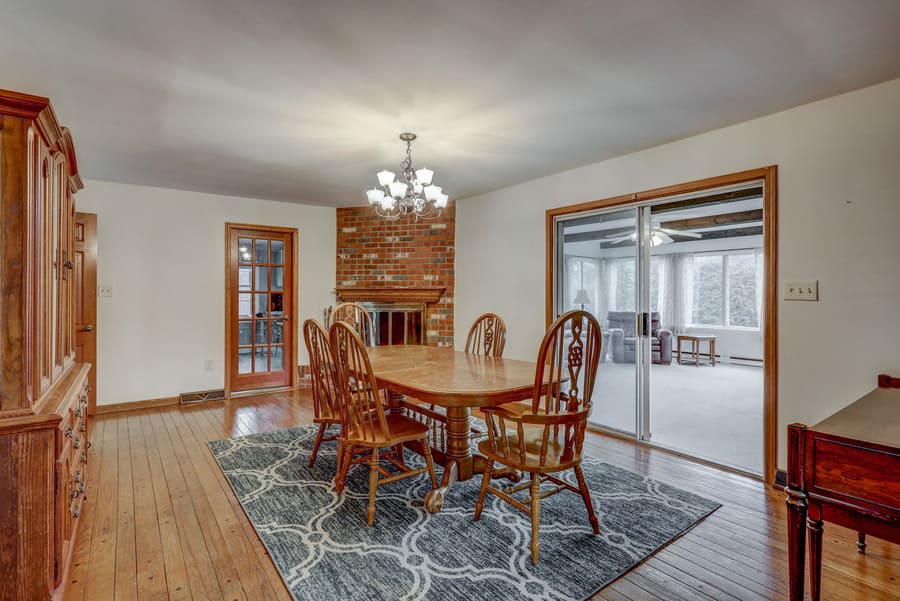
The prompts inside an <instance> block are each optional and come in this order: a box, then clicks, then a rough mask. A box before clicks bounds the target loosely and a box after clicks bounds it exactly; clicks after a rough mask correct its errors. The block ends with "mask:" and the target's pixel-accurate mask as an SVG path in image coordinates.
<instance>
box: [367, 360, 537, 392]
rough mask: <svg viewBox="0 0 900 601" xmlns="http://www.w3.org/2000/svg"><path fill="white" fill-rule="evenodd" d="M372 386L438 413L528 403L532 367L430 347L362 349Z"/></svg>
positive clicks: (510, 361)
mask: <svg viewBox="0 0 900 601" xmlns="http://www.w3.org/2000/svg"><path fill="white" fill-rule="evenodd" d="M367 350H368V352H369V361H370V362H371V364H372V370H373V371H374V372H375V379H376V380H377V381H378V384H379V385H381V386H384V387H385V388H389V389H391V390H395V391H397V392H402V393H403V394H407V395H409V396H413V397H416V398H417V399H419V400H422V401H425V402H427V403H435V404H437V405H442V406H444V407H489V406H494V405H500V404H502V403H508V402H511V401H521V400H525V399H530V398H532V395H533V390H534V372H535V364H534V363H532V362H530V361H517V360H515V359H502V358H500V357H483V356H480V355H471V354H467V353H461V352H456V351H452V350H450V349H445V348H436V347H432V346H414V345H408V346H402V345H398V346H376V347H373V348H370V349H367Z"/></svg>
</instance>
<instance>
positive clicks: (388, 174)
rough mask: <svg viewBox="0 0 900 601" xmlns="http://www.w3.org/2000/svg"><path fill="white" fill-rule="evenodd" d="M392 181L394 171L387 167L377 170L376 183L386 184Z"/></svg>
mask: <svg viewBox="0 0 900 601" xmlns="http://www.w3.org/2000/svg"><path fill="white" fill-rule="evenodd" d="M393 181H394V172H393V171H388V170H387V169H385V170H384V171H379V172H378V185H380V186H387V185H389V184H390V183H391V182H393Z"/></svg>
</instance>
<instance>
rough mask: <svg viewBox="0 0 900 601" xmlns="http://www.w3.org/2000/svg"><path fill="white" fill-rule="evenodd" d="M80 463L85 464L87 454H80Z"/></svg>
mask: <svg viewBox="0 0 900 601" xmlns="http://www.w3.org/2000/svg"><path fill="white" fill-rule="evenodd" d="M81 463H87V453H84V452H82V453H81Z"/></svg>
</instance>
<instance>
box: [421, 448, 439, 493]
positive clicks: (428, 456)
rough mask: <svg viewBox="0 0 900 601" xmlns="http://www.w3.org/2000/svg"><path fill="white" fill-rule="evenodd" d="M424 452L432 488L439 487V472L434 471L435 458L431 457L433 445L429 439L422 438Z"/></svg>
mask: <svg viewBox="0 0 900 601" xmlns="http://www.w3.org/2000/svg"><path fill="white" fill-rule="evenodd" d="M422 454H423V455H424V456H425V466H426V467H427V468H428V475H429V476H431V488H437V487H438V479H437V474H435V473H434V460H433V459H432V458H431V445H429V444H428V439H427V438H423V439H422Z"/></svg>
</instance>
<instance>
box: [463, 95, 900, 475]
mask: <svg viewBox="0 0 900 601" xmlns="http://www.w3.org/2000/svg"><path fill="white" fill-rule="evenodd" d="M771 164H776V165H778V179H779V182H778V201H779V228H780V231H779V240H778V244H779V251H778V252H779V256H778V262H779V280H780V282H779V286H781V283H782V282H784V281H785V280H786V279H818V280H820V301H819V302H818V303H810V302H784V301H779V304H778V312H779V345H778V356H779V378H778V395H779V398H778V403H779V416H778V432H779V443H778V446H779V453H778V465H779V466H781V467H784V466H785V464H786V452H785V445H784V439H785V433H786V428H787V424H789V423H791V422H795V421H799V422H805V423H808V424H812V423H815V422H817V421H819V420H820V419H822V418H824V417H825V416H827V415H829V414H831V413H833V412H834V411H836V410H837V409H839V408H840V407H842V406H844V405H846V404H847V403H849V402H851V401H853V400H855V399H856V398H858V397H860V396H861V395H863V394H864V393H866V392H867V391H869V390H870V389H872V388H873V387H874V386H875V376H876V374H878V373H879V372H894V373H898V372H900V319H898V315H900V270H898V269H897V262H898V259H900V235H898V230H900V79H898V80H894V81H890V82H887V83H884V84H880V85H878V86H873V87H870V88H865V89H862V90H857V91H854V92H850V93H848V94H843V95H841V96H836V97H833V98H829V99H826V100H822V101H819V102H815V103H812V104H808V105H805V106H801V107H797V108H794V109H791V110H788V111H784V112H781V113H776V114H774V115H769V116H767V117H763V118H760V119H756V120H753V121H748V122H745V123H741V124H738V125H734V126H731V127H727V128H723V129H719V130H716V131H712V132H708V133H706V134H702V135H699V136H695V137H692V138H688V139H684V140H680V141H677V142H673V143H670V144H666V145H663V146H659V147H656V148H651V149H649V150H644V151H641V152H638V153H634V154H631V155H626V156H623V157H619V158H615V159H611V160H608V161H603V162H600V163H595V164H592V165H587V166H585V167H580V168H578V169H574V170H571V171H567V172H564V173H558V174H555V175H551V176H548V177H544V178H541V179H537V180H534V181H531V182H526V183H524V184H520V185H517V186H512V187H509V188H504V189H502V190H497V191H495V192H491V193H488V194H484V195H482V196H478V197H474V198H469V199H465V200H462V201H460V202H459V203H458V205H457V224H456V236H457V243H456V249H457V256H456V323H459V324H467V323H470V322H471V321H472V320H473V319H474V317H475V316H477V315H478V314H479V313H481V312H483V311H495V312H497V313H499V314H500V315H501V316H502V317H503V318H504V319H505V320H506V323H507V326H508V328H509V337H508V342H507V346H506V353H505V355H506V356H510V357H515V358H525V359H531V360H533V358H534V355H535V354H536V352H537V346H538V343H539V341H540V338H541V336H542V334H543V330H544V294H545V292H544V290H545V289H544V252H545V249H544V219H545V210H546V209H548V208H551V207H558V206H563V205H568V204H573V203H578V202H584V201H590V200H594V199H599V198H606V197H611V196H616V195H619V194H626V193H631V192H638V191H641V190H647V189H651V188H655V187H659V186H665V185H669V184H676V183H680V182H687V181H691V180H696V179H701V178H705V177H711V176H716V175H722V174H726V173H732V172H736V171H741V170H745V169H752V168H756V167H762V166H765V165H771ZM465 333H466V328H464V327H462V328H458V329H457V334H456V344H457V347H458V348H460V347H462V345H463V344H464V342H465Z"/></svg>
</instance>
